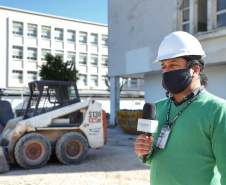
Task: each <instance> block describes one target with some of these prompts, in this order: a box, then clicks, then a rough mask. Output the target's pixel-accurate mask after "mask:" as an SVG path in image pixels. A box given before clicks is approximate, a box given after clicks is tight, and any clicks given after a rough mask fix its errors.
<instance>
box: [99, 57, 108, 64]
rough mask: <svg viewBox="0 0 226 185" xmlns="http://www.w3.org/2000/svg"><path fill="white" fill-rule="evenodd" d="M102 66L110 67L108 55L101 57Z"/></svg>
mask: <svg viewBox="0 0 226 185" xmlns="http://www.w3.org/2000/svg"><path fill="white" fill-rule="evenodd" d="M101 65H102V66H108V56H107V55H102V56H101Z"/></svg>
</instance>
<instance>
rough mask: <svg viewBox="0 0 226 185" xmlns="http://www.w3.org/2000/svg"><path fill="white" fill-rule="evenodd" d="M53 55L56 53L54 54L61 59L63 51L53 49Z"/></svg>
mask: <svg viewBox="0 0 226 185" xmlns="http://www.w3.org/2000/svg"><path fill="white" fill-rule="evenodd" d="M55 55H56V56H60V57H61V60H63V59H64V52H63V51H60V50H56V51H55Z"/></svg>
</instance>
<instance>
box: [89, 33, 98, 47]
mask: <svg viewBox="0 0 226 185" xmlns="http://www.w3.org/2000/svg"><path fill="white" fill-rule="evenodd" d="M90 44H92V45H97V44H98V35H97V34H95V33H91V36H90Z"/></svg>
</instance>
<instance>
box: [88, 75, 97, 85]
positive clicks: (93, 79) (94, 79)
mask: <svg viewBox="0 0 226 185" xmlns="http://www.w3.org/2000/svg"><path fill="white" fill-rule="evenodd" d="M97 81H98V76H97V75H91V76H90V85H91V86H97V85H98V83H97Z"/></svg>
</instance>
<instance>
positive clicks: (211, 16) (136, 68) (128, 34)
mask: <svg viewBox="0 0 226 185" xmlns="http://www.w3.org/2000/svg"><path fill="white" fill-rule="evenodd" d="M108 12H109V17H108V28H109V69H111V71H109V76H110V77H111V81H112V82H114V83H112V84H114V86H112V88H111V104H112V106H111V115H112V117H111V120H110V121H111V123H112V122H113V120H114V117H115V115H113V114H114V113H115V110H117V109H118V101H119V99H120V98H119V93H118V91H117V88H118V82H119V77H123V76H130V77H131V78H136V77H140V78H144V81H145V82H144V89H145V102H155V101H157V100H159V99H162V98H164V97H165V90H164V89H163V88H162V77H161V65H160V64H153V61H154V60H155V59H156V57H157V53H158V47H159V45H160V43H161V41H162V40H163V38H164V37H165V36H166V35H167V34H169V33H171V32H173V31H178V30H184V31H187V32H190V33H191V34H193V35H194V36H195V37H196V38H197V39H198V40H199V41H200V42H201V44H202V46H203V49H204V51H205V53H206V57H205V58H204V61H205V63H206V70H205V71H206V72H207V74H208V78H209V85H208V87H207V90H208V91H209V92H211V93H213V94H215V95H217V96H219V97H221V98H224V99H226V85H225V79H226V72H225V71H226V44H225V43H226V19H225V17H226V3H225V0H169V1H165V0H158V1H149V0H143V1H130V0H124V1H120V0H109V1H108ZM116 39H117V40H118V42H115V40H116ZM118 65H120V66H121V67H120V69H118V70H116V67H115V66H118ZM115 89H116V90H115Z"/></svg>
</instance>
